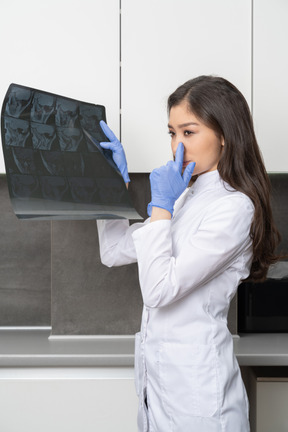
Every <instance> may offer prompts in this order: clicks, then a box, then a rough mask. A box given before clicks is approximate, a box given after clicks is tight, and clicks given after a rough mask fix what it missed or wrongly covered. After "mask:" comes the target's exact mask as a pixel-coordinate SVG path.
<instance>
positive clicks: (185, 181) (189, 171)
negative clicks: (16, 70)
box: [182, 162, 196, 186]
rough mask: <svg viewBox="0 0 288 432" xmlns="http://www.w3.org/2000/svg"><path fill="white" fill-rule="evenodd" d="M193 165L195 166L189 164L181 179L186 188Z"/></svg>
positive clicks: (192, 163) (191, 163)
mask: <svg viewBox="0 0 288 432" xmlns="http://www.w3.org/2000/svg"><path fill="white" fill-rule="evenodd" d="M195 165H196V163H195V162H190V163H189V165H188V166H187V167H186V169H185V171H184V173H183V176H182V178H183V181H184V184H185V185H186V186H188V183H189V181H190V179H191V177H192V174H193V171H194V168H195Z"/></svg>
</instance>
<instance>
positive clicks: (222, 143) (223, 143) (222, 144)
mask: <svg viewBox="0 0 288 432" xmlns="http://www.w3.org/2000/svg"><path fill="white" fill-rule="evenodd" d="M224 145H225V141H224V137H221V147H224Z"/></svg>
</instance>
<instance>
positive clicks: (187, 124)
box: [168, 122, 199, 129]
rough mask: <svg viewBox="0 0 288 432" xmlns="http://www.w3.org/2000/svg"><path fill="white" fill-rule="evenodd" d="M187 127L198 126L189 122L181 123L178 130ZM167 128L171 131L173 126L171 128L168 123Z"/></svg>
mask: <svg viewBox="0 0 288 432" xmlns="http://www.w3.org/2000/svg"><path fill="white" fill-rule="evenodd" d="M187 126H199V123H194V122H189V123H182V124H180V125H178V127H179V128H183V127H187ZM168 128H171V129H173V126H171V125H170V124H169V123H168Z"/></svg>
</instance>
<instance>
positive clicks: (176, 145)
mask: <svg viewBox="0 0 288 432" xmlns="http://www.w3.org/2000/svg"><path fill="white" fill-rule="evenodd" d="M180 142H182V144H183V147H184V159H185V150H186V149H185V143H184V141H176V142H174V143H173V142H172V144H171V146H172V152H173V156H174V158H175V154H176V150H177V148H178V145H179V144H180Z"/></svg>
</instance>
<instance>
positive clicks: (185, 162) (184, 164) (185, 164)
mask: <svg viewBox="0 0 288 432" xmlns="http://www.w3.org/2000/svg"><path fill="white" fill-rule="evenodd" d="M190 162H191V161H184V162H183V167H186V166H187V165H189V163H190Z"/></svg>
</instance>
